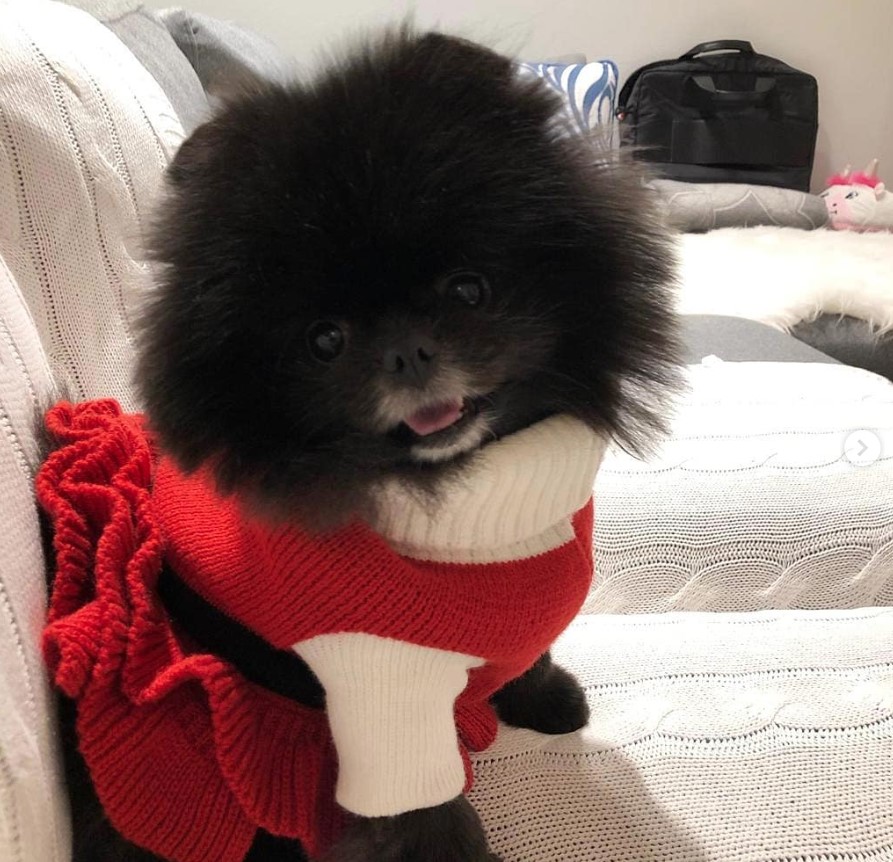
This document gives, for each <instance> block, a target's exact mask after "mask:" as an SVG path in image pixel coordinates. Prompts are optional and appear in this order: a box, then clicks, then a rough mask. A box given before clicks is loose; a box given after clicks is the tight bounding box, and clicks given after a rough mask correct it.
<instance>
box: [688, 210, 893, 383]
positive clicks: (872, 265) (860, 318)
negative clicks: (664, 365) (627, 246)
mask: <svg viewBox="0 0 893 862" xmlns="http://www.w3.org/2000/svg"><path fill="white" fill-rule="evenodd" d="M678 248H679V256H680V262H681V271H680V290H679V303H678V308H679V310H680V311H681V312H682V313H684V314H722V315H731V316H735V317H743V318H748V319H750V320H757V321H761V322H763V323H766V324H769V325H770V326H774V327H776V328H778V329H782V330H785V331H790V332H792V334H793V335H795V336H796V337H797V338H799V339H800V340H802V341H804V342H805V343H807V344H811V345H813V346H815V347H817V348H819V349H820V350H823V351H825V352H827V353H829V354H831V355H832V356H835V357H836V358H838V359H840V360H841V361H843V362H848V363H850V364H855V365H858V366H859V367H860V368H866V369H868V370H871V371H875V372H877V373H880V374H883V375H884V376H886V377H888V378H890V379H893V234H891V233H853V232H849V231H832V230H814V231H803V230H797V229H796V228H790V227H754V228H724V229H722V230H715V231H710V232H709V233H705V234H684V235H681V236H680V237H679V238H678Z"/></svg>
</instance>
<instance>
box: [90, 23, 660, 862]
mask: <svg viewBox="0 0 893 862" xmlns="http://www.w3.org/2000/svg"><path fill="white" fill-rule="evenodd" d="M558 107H559V105H558V103H557V98H556V97H555V96H554V95H553V94H552V93H551V92H550V91H549V90H548V89H547V88H546V87H545V86H544V85H541V84H539V83H536V82H532V81H525V80H522V79H520V78H519V77H518V76H517V75H516V73H515V70H514V67H513V65H512V64H511V62H510V61H509V60H507V59H505V58H503V57H501V56H499V55H497V54H495V53H493V52H491V51H489V50H486V49H484V48H481V47H479V46H476V45H474V44H471V43H469V42H465V41H462V40H458V39H454V38H450V37H447V36H443V35H438V34H427V35H416V34H414V33H412V32H411V31H410V30H408V29H403V30H400V31H396V32H393V33H391V34H390V35H387V36H386V37H384V38H383V39H381V40H378V41H375V42H370V43H367V44H366V45H365V47H361V48H360V49H359V50H357V51H355V52H353V53H351V54H349V55H346V57H345V58H344V59H343V60H342V61H340V62H337V63H335V64H333V65H332V66H331V68H330V69H329V70H328V71H325V72H324V73H323V74H321V76H320V77H318V78H317V79H316V80H315V81H313V82H312V83H309V84H306V85H294V86H279V85H272V84H268V85H263V86H258V87H255V88H254V89H253V90H252V92H250V93H246V94H245V95H244V96H242V97H240V98H237V99H235V100H233V101H231V102H230V103H229V104H228V105H226V106H225V107H224V108H223V109H222V111H221V112H220V113H219V115H218V116H217V117H216V118H215V119H213V120H212V121H210V122H209V123H208V124H207V125H205V126H203V127H202V128H200V129H199V130H197V131H196V132H195V133H194V135H193V136H192V137H191V138H190V139H189V140H187V141H186V143H185V144H184V145H183V147H182V149H181V150H180V152H179V154H178V155H177V157H176V159H175V161H174V163H173V165H172V166H171V169H170V174H169V194H168V198H167V200H166V202H165V204H164V206H163V207H162V209H161V214H160V220H159V226H158V230H157V232H156V235H155V238H154V249H155V254H156V256H157V258H158V260H159V261H160V264H161V270H162V274H161V282H160V285H159V289H158V293H157V298H156V299H155V300H154V301H153V303H152V306H151V308H150V309H149V311H148V314H147V317H146V326H145V331H144V337H143V342H142V359H141V362H140V367H139V374H138V381H139V385H140V388H141V394H142V396H143V398H144V401H145V404H146V407H147V413H148V416H149V418H150V421H151V424H152V426H153V428H154V429H155V430H156V431H157V433H158V434H159V439H160V442H161V445H162V447H163V448H164V449H165V450H166V451H167V452H169V453H171V454H172V455H173V456H174V457H175V458H176V459H178V460H179V462H180V463H181V465H182V466H183V467H184V468H185V469H187V470H191V469H194V468H196V467H198V466H199V465H202V464H211V465H213V466H214V469H215V471H216V475H217V478H218V480H219V483H220V486H221V489H222V490H223V491H225V492H229V491H233V490H238V491H239V493H242V494H245V495H250V496H251V497H253V499H254V500H256V501H257V502H258V503H259V504H260V505H262V506H264V507H265V508H268V509H269V510H271V511H272V512H275V513H276V514H277V515H278V516H279V517H286V518H298V519H301V520H302V521H303V522H306V523H309V524H310V525H311V526H314V527H327V526H330V525H332V524H333V523H337V522H338V521H339V520H341V519H343V518H344V517H348V516H351V515H353V514H356V513H358V512H359V513H362V511H363V507H364V506H366V505H368V504H369V500H370V499H371V495H370V494H369V493H368V491H369V489H370V488H372V487H373V486H374V485H375V483H376V482H377V481H378V480H379V479H381V478H382V477H385V476H393V475H397V476H402V477H403V478H404V480H405V482H406V484H407V487H409V488H411V489H412V488H416V489H420V490H421V491H423V492H425V493H427V494H434V495H436V494H438V493H448V487H449V483H448V482H444V480H445V479H448V478H449V477H450V476H452V475H453V474H454V473H455V472H456V471H459V470H461V468H462V466H463V464H464V463H465V462H466V460H467V458H468V456H469V455H471V454H473V452H474V451H475V450H476V449H477V448H479V447H480V446H481V445H486V443H487V441H488V440H491V439H494V438H497V437H499V436H502V435H504V434H507V433H511V432H512V431H514V430H517V429H518V428H520V427H522V426H524V425H527V424H529V423H531V422H533V421H536V420H538V419H540V418H543V417H545V416H547V415H549V414H553V413H558V412H565V413H570V414H573V415H575V416H578V417H580V418H582V419H583V420H585V421H586V422H588V423H589V424H590V425H591V426H593V427H594V428H596V429H598V430H601V431H604V432H605V433H610V434H613V435H615V436H616V437H617V438H619V440H620V441H622V442H623V443H624V444H625V445H628V446H630V447H633V448H642V447H643V446H644V445H645V444H646V443H647V441H648V439H649V435H650V434H651V432H653V431H654V430H655V429H657V428H659V427H660V425H661V409H662V408H661V404H662V398H661V396H662V395H663V394H664V392H665V390H666V388H667V385H668V384H669V383H671V382H672V381H673V378H674V373H675V370H674V369H675V355H676V348H675V335H674V328H673V325H672V318H671V316H670V312H669V310H668V301H667V290H668V285H669V284H670V282H671V260H670V255H669V253H668V250H667V247H666V245H665V242H664V240H663V237H662V234H661V232H660V230H659V229H658V228H657V227H655V225H654V223H653V222H652V221H651V220H650V218H649V217H648V215H647V212H648V209H647V203H646V200H645V198H644V194H645V193H644V192H643V190H642V187H641V184H640V183H639V181H638V179H637V178H636V177H635V176H632V175H631V174H629V173H628V171H627V169H626V168H624V167H622V166H620V165H618V164H617V163H616V162H612V161H611V160H610V159H608V158H607V157H606V156H604V155H600V156H597V155H596V152H595V150H594V149H593V148H592V147H591V146H589V144H588V142H586V141H585V140H583V139H582V138H581V139H573V138H570V137H567V136H562V135H561V134H560V133H559V132H558V127H557V126H556V124H555V123H554V117H555V113H556V110H558ZM321 333H322V334H321ZM333 333H334V334H333ZM314 345H315V347H314ZM329 348H332V350H331V351H330V353H329V354H326V353H325V351H326V350H328V349H329ZM339 349H340V352H339ZM314 351H315V353H314ZM320 351H322V353H320ZM336 353H337V355H335V354H336ZM445 405H446V406H445ZM459 405H461V416H460V418H459V419H456V418H455V415H456V414H457V411H458V409H459ZM419 416H422V419H425V417H427V420H430V419H431V416H434V417H435V419H436V420H438V421H440V422H442V423H445V426H446V427H443V428H440V429H435V430H434V431H430V430H428V429H426V428H424V427H420V425H422V424H424V423H423V422H422V420H420V419H419V418H418V417H419ZM414 417H415V418H414ZM427 420H426V421H427ZM448 420H449V421H448ZM445 489H446V490H445ZM308 519H310V520H309V521H308ZM165 583H167V582H166V581H165V579H164V578H163V579H162V586H164V584H165ZM171 583H172V584H173V586H172V587H171V588H170V589H168V587H164V590H163V592H162V595H163V597H164V598H165V600H166V601H168V603H169V608H170V609H171V612H172V614H174V616H175V617H176V618H177V619H178V621H179V622H180V624H182V625H183V626H184V627H185V628H187V629H189V630H190V633H191V635H192V636H193V637H194V638H195V639H196V640H197V641H198V642H199V643H200V644H203V645H205V646H206V647H209V648H213V649H215V650H216V651H218V652H220V653H222V654H223V655H224V656H225V657H227V658H230V659H231V660H233V661H234V662H235V663H236V664H237V665H238V666H239V667H240V668H242V669H243V672H245V673H246V675H248V676H249V678H252V679H255V680H259V679H260V680H261V681H262V682H263V684H268V685H270V686H271V687H273V688H274V689H277V690H284V689H279V688H277V683H276V680H271V679H268V677H269V676H270V674H271V673H274V670H271V669H275V668H276V667H279V665H277V664H276V661H274V657H272V656H267V655H266V654H264V653H263V649H264V646H263V645H262V644H260V643H258V642H257V639H254V640H252V639H251V637H250V636H249V635H248V634H247V633H246V632H244V631H240V630H238V628H237V627H234V624H232V623H229V624H228V623H227V621H226V620H225V619H224V618H222V615H219V614H217V615H216V616H215V612H214V610H213V609H212V608H208V607H203V606H202V605H201V602H200V601H199V600H198V599H197V597H195V596H190V595H186V594H183V593H182V591H181V594H180V595H179V596H178V595H177V586H176V582H175V581H174V582H171ZM169 586H170V584H169ZM165 591H166V592H165ZM228 625H229V626H230V627H229V628H227V626H228ZM278 660H282V657H281V656H280V657H279V659H278ZM296 661H297V659H296V657H295V656H293V655H291V656H290V657H289V662H291V664H288V663H286V664H287V666H283V671H282V672H283V673H284V674H286V675H288V674H291V673H294V672H296V670H295V669H296V665H295V664H294V662H296ZM265 675H266V676H265ZM301 690H303V691H304V692H305V693H306V696H307V697H308V698H310V699H313V698H317V699H318V698H319V697H320V696H321V692H320V691H319V690H318V685H316V684H315V682H314V681H313V680H310V681H309V682H308V685H307V687H306V688H305V689H301V687H300V686H298V687H297V688H295V687H294V686H293V685H292V686H291V687H290V688H289V692H294V691H299V692H300V691H301ZM294 696H298V697H300V696H301V695H300V693H299V694H298V695H294ZM494 703H495V705H496V707H497V709H498V711H499V714H500V716H501V717H502V718H503V720H505V721H508V722H510V723H513V724H517V725H523V726H528V727H534V728H537V729H540V730H543V731H545V732H553V733H555V732H565V731H568V730H572V729H575V728H577V727H579V726H580V725H581V724H582V723H583V722H585V720H586V716H587V710H586V704H585V698H584V697H583V695H582V692H581V690H580V688H579V686H578V684H577V683H576V682H575V681H574V680H573V678H572V677H571V676H570V675H569V674H567V673H566V672H565V671H563V670H561V669H560V668H557V667H555V666H554V665H552V663H551V661H550V659H549V657H548V654H547V655H545V656H544V657H543V658H542V659H541V660H540V661H539V662H538V663H537V664H536V665H535V666H534V668H532V669H531V670H530V671H529V672H528V674H525V676H524V677H521V679H520V680H517V681H515V682H513V683H512V684H510V685H509V686H507V687H506V689H504V690H503V691H502V692H500V693H499V694H498V695H497V696H495V697H494ZM108 846H109V847H111V846H112V845H108ZM93 852H94V854H95V855H85V856H84V857H83V858H85V859H86V858H89V859H98V860H102V862H106V860H109V862H110V860H112V859H118V858H128V859H130V858H133V859H136V858H140V859H142V858H148V857H143V856H138V855H129V856H125V855H123V854H124V852H125V851H122V850H121V849H120V848H115V849H109V850H108V852H107V854H106V855H105V856H103V855H102V854H101V853H100V854H96V853H95V851H93ZM126 852H127V853H131V854H135V853H137V851H135V850H134V849H133V848H131V849H130V850H128V851H126ZM280 853H281V854H282V856H281V857H280V855H278V854H280ZM295 853H297V850H295V848H294V847H292V846H290V844H289V842H284V843H283V842H279V843H277V841H276V840H275V839H272V838H271V837H270V836H264V835H262V836H260V837H259V839H258V843H257V844H256V846H255V848H254V849H253V850H252V856H251V859H252V860H258V862H272V860H275V859H279V858H286V857H288V858H297V857H296V856H294V855H291V856H289V854H295ZM495 858H496V857H495V856H493V855H492V854H491V852H490V851H489V850H488V849H487V847H486V841H485V840H484V837H483V832H482V830H481V827H480V824H479V822H478V820H477V817H476V815H475V814H474V812H473V811H472V810H471V808H470V806H468V804H467V802H466V801H465V800H464V799H462V798H461V797H460V798H459V799H457V800H453V801H452V802H451V803H447V804H446V805H444V806H439V807H438V808H437V809H430V810H427V809H426V810H423V811H420V812H410V813H409V814H407V815H402V816H401V817H396V818H382V819H380V820H376V821H363V820H361V819H358V820H357V822H356V823H354V825H353V827H352V828H351V830H350V831H349V833H348V834H347V835H346V836H345V839H344V841H343V842H342V843H341V844H340V845H339V846H338V847H337V848H335V850H334V851H333V854H332V857H331V859H332V860H337V862H351V860H352V862H361V860H362V862H385V860H394V862H399V860H405V862H409V860H412V862H435V860H438V859H450V860H451V862H459V860H462V862H484V860H494V859H495Z"/></svg>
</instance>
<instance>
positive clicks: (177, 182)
mask: <svg viewBox="0 0 893 862" xmlns="http://www.w3.org/2000/svg"><path fill="white" fill-rule="evenodd" d="M226 137H227V133H226V131H225V130H224V129H223V128H221V125H220V122H219V120H217V119H213V120H209V121H208V122H207V123H205V124H204V125H201V126H199V127H198V128H197V129H196V130H195V131H194V132H193V133H192V134H191V135H190V136H189V137H188V138H186V140H185V141H183V143H182V144H181V145H180V149H179V150H177V153H176V155H175V156H174V158H173V160H172V161H171V163H170V165H169V166H168V169H167V178H168V181H169V182H170V183H172V184H173V185H174V186H181V185H183V184H185V183H188V182H189V181H190V180H191V179H193V178H195V177H196V176H199V177H200V176H203V175H204V174H205V173H206V171H207V168H208V166H209V164H210V163H211V161H212V159H214V158H217V157H219V155H220V149H221V147H222V146H224V144H225V142H226Z"/></svg>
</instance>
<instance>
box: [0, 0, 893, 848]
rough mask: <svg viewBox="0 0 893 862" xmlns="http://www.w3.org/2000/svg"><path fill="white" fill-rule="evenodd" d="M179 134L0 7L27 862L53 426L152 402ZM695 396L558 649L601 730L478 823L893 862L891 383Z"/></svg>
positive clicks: (137, 96)
mask: <svg viewBox="0 0 893 862" xmlns="http://www.w3.org/2000/svg"><path fill="white" fill-rule="evenodd" d="M181 138H182V124H181V122H180V119H179V118H178V116H177V113H176V112H175V110H174V109H173V107H172V105H171V102H170V100H169V98H168V97H167V96H166V95H165V92H164V91H163V90H162V89H161V87H160V86H159V84H158V82H157V81H156V79H155V78H153V76H152V75H151V74H150V73H149V72H148V71H147V68H146V67H145V66H144V65H143V64H141V63H140V62H139V61H138V60H137V59H136V56H135V54H134V53H132V52H131V51H129V50H128V48H126V47H125V45H124V44H123V43H122V42H121V41H120V40H119V38H118V37H117V36H116V35H115V34H114V33H113V32H112V31H111V30H110V29H108V28H107V27H104V26H103V25H102V24H100V23H98V22H97V21H96V20H95V19H93V18H91V17H90V16H89V15H88V14H86V13H85V12H83V11H80V10H77V9H73V8H70V7H66V6H63V5H61V4H58V3H52V2H49V0H0V431H2V433H0V476H2V479H3V483H2V491H3V495H2V502H0V505H2V507H3V508H2V513H3V530H2V531H0V704H2V706H0V860H3V862H7V860H9V862H67V860H68V859H69V858H70V850H69V836H70V831H69V830H70V826H69V823H68V820H67V807H66V801H65V794H64V791H63V788H62V786H61V782H60V770H59V765H58V751H57V740H56V735H55V725H54V719H53V712H52V708H51V695H50V692H49V690H48V687H47V683H46V678H45V675H44V673H43V670H42V662H41V659H40V654H39V638H40V630H41V625H42V618H43V610H44V602H45V590H44V570H43V560H42V555H41V545H40V535H39V523H38V516H37V512H36V510H35V507H34V503H33V494H32V490H31V484H32V480H33V475H34V471H35V469H36V467H37V458H38V447H37V443H36V439H35V434H34V423H33V417H34V414H35V412H36V409H37V407H38V405H40V404H41V403H46V402H47V401H49V400H50V399H51V398H52V397H53V393H54V391H57V388H58V387H59V386H64V387H67V388H68V390H69V391H70V392H71V394H72V395H73V396H74V397H92V396H100V395H114V396H115V397H118V398H119V399H121V400H122V402H123V403H124V404H125V405H126V406H128V407H131V406H135V402H134V399H133V395H132V389H131V386H130V380H129V373H130V367H131V364H132V359H133V344H132V324H133V321H134V319H135V316H136V314H137V313H138V307H139V301H140V297H141V295H142V294H143V293H144V292H145V291H146V290H150V289H151V285H150V280H149V273H148V269H147V266H146V264H145V262H144V257H143V255H142V252H141V250H140V235H141V229H142V227H143V226H144V225H145V220H146V218H147V217H148V214H149V212H150V207H151V202H152V199H153V195H154V194H155V192H156V191H157V188H158V183H159V180H160V177H161V173H162V170H163V168H164V165H165V164H166V163H167V161H168V160H169V159H170V157H171V154H172V153H173V152H174V151H175V149H176V146H177V144H178V143H179V141H180V140H181ZM690 376H691V383H692V387H691V391H690V393H689V394H688V396H687V397H686V400H685V401H684V403H683V405H682V406H681V408H680V411H679V416H678V418H677V421H676V425H675V430H674V436H673V438H672V440H670V441H669V442H668V443H667V445H666V446H665V447H664V449H663V451H662V452H661V453H660V454H659V455H658V456H657V457H656V458H654V459H652V460H651V461H649V462H647V463H640V462H636V461H635V460H633V459H631V458H629V457H628V456H626V455H624V453H622V452H613V453H612V454H611V455H610V456H609V458H608V459H607V461H606V463H605V465H604V467H603V469H602V472H601V474H600V477H599V480H598V482H597V484H596V521H597V526H596V534H595V543H596V557H597V559H598V571H597V577H596V581H595V584H594V586H593V591H592V593H591V595H590V599H589V601H588V602H587V605H586V607H585V609H584V613H583V614H581V616H580V617H579V618H578V620H577V621H576V622H575V623H574V624H573V625H572V626H571V628H570V629H569V630H568V632H567V633H566V634H565V635H564V636H563V637H562V639H561V641H560V642H559V644H558V645H557V646H556V649H555V654H556V657H557V658H558V659H559V660H560V661H562V662H563V663H564V664H565V665H566V666H567V667H569V668H570V669H572V670H573V671H574V672H575V673H577V674H578V675H579V677H580V679H581V680H582V681H583V682H584V684H585V685H586V689H587V694H588V697H589V700H590V703H591V705H592V721H591V723H590V725H589V727H587V728H586V729H585V730H584V731H583V732H581V733H578V734H572V735H569V736H566V737H546V736H541V735H539V734H536V733H533V732H529V731H519V730H510V729H503V730H502V731H501V733H500V737H499V739H498V741H497V743H496V745H495V746H494V747H493V748H491V749H490V750H488V751H487V752H484V753H483V754H481V755H480V756H478V757H477V758H476V762H475V769H476V784H475V787H474V790H473V799H474V802H475V804H476V806H477V807H478V809H479V810H480V811H481V813H482V815H483V817H484V820H485V823H486V826H487V829H488V831H489V834H490V838H491V842H492V844H493V846H494V848H495V849H496V850H497V851H498V852H500V853H501V854H502V855H503V857H504V858H505V860H506V862H609V860H610V862H619V860H629V862H658V860H660V862H708V860H709V862H725V860H741V862H745V860H746V862H782V860H784V862H801V860H802V862H806V860H810V862H818V860H827V862H830V860H885V859H893V610H891V609H889V608H888V607H887V606H889V605H891V604H893V386H891V385H890V384H889V383H887V382H886V381H884V380H882V379H881V378H878V377H875V376H873V375H870V374H868V373H866V372H862V371H858V370H855V369H851V368H847V367H844V366H839V365H813V364H810V363H787V364H774V363H733V362H719V361H716V360H714V359H710V358H707V359H706V361H705V362H703V363H701V364H699V365H696V366H694V367H693V368H692V370H691V372H690ZM866 431H869V432H871V433H870V434H868V435H867V436H866ZM853 434H855V436H851V435H853ZM872 435H873V436H872ZM209 862H212V860H209Z"/></svg>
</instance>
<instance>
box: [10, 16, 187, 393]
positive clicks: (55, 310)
mask: <svg viewBox="0 0 893 862" xmlns="http://www.w3.org/2000/svg"><path fill="white" fill-rule="evenodd" d="M0 22H2V23H0V256H2V257H3V258H4V259H5V260H6V262H7V265H8V266H9V268H10V269H11V270H12V272H13V274H14V275H15V277H16V280H17V281H18V283H19V286H20V288H21V290H22V293H23V294H24V296H25V299H26V301H27V302H28V304H29V306H30V307H31V311H32V313H33V315H34V318H35V321H36V323H37V327H38V330H39V332H40V337H41V340H42V341H43V344H44V347H45V349H46V351H47V354H48V356H49V358H50V363H51V365H52V368H53V371H54V373H55V375H56V378H57V380H58V381H59V382H60V383H63V384H65V385H67V386H68V388H69V389H70V391H71V394H72V396H73V397H76V398H86V397H98V396H113V397H115V398H118V399H119V400H120V401H121V403H122V404H123V405H124V406H125V407H127V408H131V407H134V406H135V405H134V399H133V391H132V385H131V379H130V378H131V367H132V363H133V357H134V346H133V340H134V320H135V318H136V316H137V313H138V306H139V303H140V298H141V295H142V294H143V293H144V292H145V290H146V289H147V287H148V267H147V265H146V263H145V256H144V253H143V251H142V250H141V234H142V232H143V230H144V228H145V227H146V223H147V219H148V217H149V215H150V206H151V204H152V202H153V200H154V197H155V195H156V193H157V190H158V187H159V181H160V179H161V174H162V171H163V169H164V167H165V166H166V165H167V163H168V161H169V160H170V158H171V156H172V154H173V152H174V151H175V148H176V146H177V144H178V143H179V141H180V140H181V138H182V129H181V126H180V123H179V121H178V120H177V118H176V116H175V114H174V112H173V109H172V108H171V106H170V103H169V102H168V100H167V98H166V97H165V95H164V94H163V92H162V91H161V89H160V87H159V86H158V84H157V83H156V81H155V80H154V78H152V76H151V75H150V74H149V73H148V72H147V71H146V69H145V68H144V67H143V66H142V65H141V64H140V63H139V62H138V61H137V60H136V58H135V57H134V56H133V55H132V54H131V53H130V52H129V51H128V50H127V48H126V47H125V46H124V45H123V44H122V43H121V42H120V40H119V39H118V38H117V37H116V36H115V35H114V34H112V33H111V31H109V30H108V29H106V28H105V27H103V26H102V25H101V24H100V23H99V22H97V21H96V20H94V19H93V18H91V17H90V16H89V15H88V14H87V13H85V12H82V11H81V10H79V9H74V8H71V7H68V6H65V5H62V4H60V3H51V2H47V0H29V2H23V3H19V2H13V3H9V2H3V0H0Z"/></svg>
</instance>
